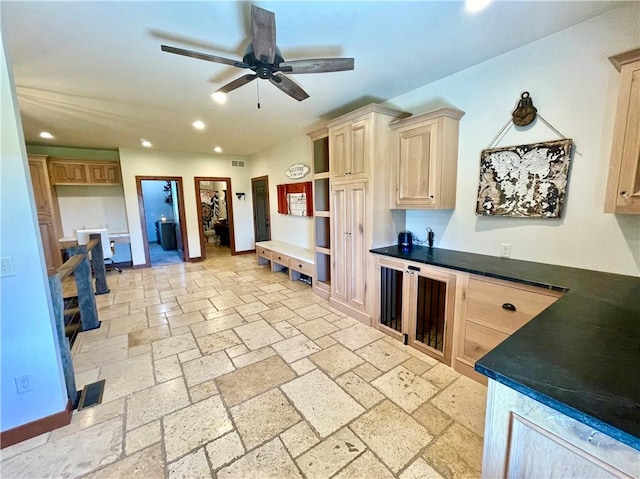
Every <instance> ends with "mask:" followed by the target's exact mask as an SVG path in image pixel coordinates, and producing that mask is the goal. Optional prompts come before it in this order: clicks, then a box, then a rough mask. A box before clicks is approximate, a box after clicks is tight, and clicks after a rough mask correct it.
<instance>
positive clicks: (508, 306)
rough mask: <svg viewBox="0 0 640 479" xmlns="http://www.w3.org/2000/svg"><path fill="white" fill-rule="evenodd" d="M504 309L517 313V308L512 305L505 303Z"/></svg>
mask: <svg viewBox="0 0 640 479" xmlns="http://www.w3.org/2000/svg"><path fill="white" fill-rule="evenodd" d="M502 309H506V310H507V311H516V307H515V306H514V305H513V304H511V303H504V304H503V305H502Z"/></svg>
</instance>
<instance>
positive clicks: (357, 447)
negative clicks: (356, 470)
mask: <svg viewBox="0 0 640 479" xmlns="http://www.w3.org/2000/svg"><path fill="white" fill-rule="evenodd" d="M365 449H366V447H365V445H364V444H363V443H362V441H361V440H360V439H358V437H357V436H356V435H355V434H354V433H353V432H351V431H350V430H349V428H346V427H345V428H344V429H341V430H340V431H338V432H336V433H335V434H332V435H331V436H329V437H328V438H327V439H325V440H324V441H322V442H321V443H320V444H318V445H316V446H314V447H313V448H312V449H310V450H308V451H307V452H305V453H304V454H303V455H302V456H300V457H299V458H298V459H297V460H296V462H297V463H298V466H299V467H300V469H301V470H302V473H303V474H304V475H305V476H306V477H308V478H314V479H328V478H330V477H331V476H333V475H334V474H335V473H336V472H338V471H339V470H340V469H341V468H343V467H344V466H346V465H347V464H349V463H350V462H351V461H353V460H354V459H355V458H356V457H358V456H359V455H360V454H362V453H363V452H364V451H365Z"/></svg>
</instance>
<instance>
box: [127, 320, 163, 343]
mask: <svg viewBox="0 0 640 479" xmlns="http://www.w3.org/2000/svg"><path fill="white" fill-rule="evenodd" d="M169 336H171V330H170V329H169V326H167V325H160V326H155V327H151V328H149V329H145V330H142V331H133V332H131V333H129V347H130V348H133V347H134V346H140V345H141V344H150V343H151V342H153V341H157V340H158V339H164V338H168V337H169Z"/></svg>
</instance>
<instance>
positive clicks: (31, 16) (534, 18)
mask: <svg viewBox="0 0 640 479" xmlns="http://www.w3.org/2000/svg"><path fill="white" fill-rule="evenodd" d="M0 3H1V7H0V8H1V10H0V13H1V20H2V35H3V38H4V43H5V47H6V49H7V54H8V57H9V61H10V63H11V67H12V70H13V75H14V81H15V84H16V90H17V93H18V99H19V104H20V112H21V115H22V121H23V127H24V134H25V139H26V141H27V143H30V144H50V145H55V146H72V147H85V148H118V147H129V148H140V139H141V138H145V139H148V140H149V141H151V142H152V143H153V147H154V148H158V149H161V150H174V151H187V152H199V153H211V152H212V149H213V147H214V146H216V145H220V146H221V147H222V148H223V149H224V153H225V154H231V155H253V154H255V153H257V152H259V151H261V150H263V149H265V148H269V147H271V146H273V145H276V144H278V143H281V142H283V141H286V140H288V139H291V138H293V137H296V136H299V135H300V134H303V133H304V132H306V131H307V130H308V129H309V128H310V127H311V126H312V125H313V124H315V123H317V122H318V120H319V119H321V118H332V117H335V116H337V115H338V114H340V113H343V112H346V111H348V110H350V109H353V108H356V107H359V106H363V105H365V104H367V103H370V102H372V101H375V102H383V101H385V100H389V99H391V98H393V97H396V96H398V95H400V94H402V93H405V92H407V91H410V90H413V89H415V88H417V87H419V86H422V85H425V84H427V83H430V82H432V81H434V80H437V79H439V78H442V77H445V76H447V75H450V74H452V73H454V72H457V71H460V70H463V69H465V68H468V67H470V66H472V65H475V64H477V63H480V62H482V61H484V60H487V59H489V58H491V57H494V56H496V55H500V54H502V53H504V52H507V51H510V50H512V49H514V48H517V47H519V46H521V45H524V44H526V43H529V42H532V41H535V40H537V39H539V38H542V37H544V36H547V35H549V34H552V33H554V32H557V31H559V30H562V29H564V28H567V27H569V26H571V25H574V24H576V23H579V22H582V21H584V20H586V19H588V18H590V17H593V16H596V15H599V14H601V13H603V12H605V11H606V10H609V9H612V8H615V7H617V6H619V5H620V3H621V2H613V1H601V2H586V1H560V2H525V1H500V2H496V3H494V4H491V5H490V6H489V7H488V8H487V9H486V10H485V11H483V12H481V13H479V14H476V15H470V14H467V13H466V12H465V10H464V5H463V3H461V2H444V1H411V2H398V1H391V2H384V1H373V2H368V1H355V2H334V1H328V2H303V1H297V2H279V1H275V2H256V4H257V5H258V6H260V7H262V8H265V9H267V10H270V11H273V12H275V15H276V25H277V41H278V46H279V47H280V49H281V51H282V54H283V56H284V58H285V60H296V59H300V58H314V57H315V58H318V57H333V56H341V57H354V58H355V70H354V71H349V72H337V73H322V74H309V75H292V76H291V78H292V79H293V80H294V81H295V82H296V83H298V84H299V85H300V86H301V87H302V88H304V89H305V90H306V91H307V92H308V93H309V95H310V98H308V99H306V100H304V101H302V102H297V101H296V100H293V99H292V98H290V97H288V96H286V95H285V94H284V93H282V92H281V91H279V90H278V89H276V88H275V87H274V86H273V85H271V84H270V83H269V82H267V81H261V80H258V81H256V82H253V83H251V84H249V85H246V86H244V87H242V88H240V89H238V90H235V91H234V92H231V93H230V94H229V98H228V101H227V103H226V104H225V105H218V104H216V103H214V102H213V101H212V100H211V97H210V95H211V93H212V92H213V91H214V90H216V89H217V88H218V87H220V86H221V85H223V84H225V83H227V82H229V81H231V80H232V79H234V78H237V77H239V76H241V75H243V74H245V73H246V70H241V69H238V68H235V67H231V66H226V65H221V64H217V63H210V62H206V61H201V60H196V59H192V58H187V57H182V56H178V55H172V54H169V53H164V52H161V51H160V45H161V44H169V45H172V46H176V47H180V48H186V49H192V50H198V51H201V52H205V53H211V54H216V55H219V56H224V57H228V58H234V59H236V58H237V59H241V58H242V55H243V53H244V48H245V47H246V45H247V43H248V41H249V40H248V36H249V26H248V12H249V4H248V3H244V2H243V3H240V2H219V1H213V2H209V1H207V2H205V1H198V2H163V1H140V2H111V1H107V2H89V1H76V2H32V1H18V2H12V1H7V0H2V2H0ZM523 61H526V59H524V58H523ZM256 85H259V93H260V103H261V109H259V110H258V109H257V108H256V102H257V87H256ZM197 119H199V120H202V121H204V122H205V124H206V125H207V127H206V129H205V130H204V131H196V130H195V129H194V128H193V127H192V126H191V123H192V122H193V121H195V120H197ZM42 130H46V131H50V132H51V133H53V134H54V135H55V140H43V139H41V138H39V137H38V134H39V132H40V131H42Z"/></svg>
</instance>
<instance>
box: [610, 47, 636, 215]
mask: <svg viewBox="0 0 640 479" xmlns="http://www.w3.org/2000/svg"><path fill="white" fill-rule="evenodd" d="M609 60H611V62H612V63H613V64H614V66H615V67H616V69H617V70H618V71H619V72H620V83H619V88H620V89H619V91H618V106H617V110H616V119H615V126H614V130H613V146H612V148H611V160H610V163H609V179H608V181H607V192H606V197H605V204H604V211H605V213H620V214H636V215H637V214H640V49H636V50H632V51H629V52H626V53H622V54H620V55H616V56H613V57H611V58H609Z"/></svg>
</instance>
